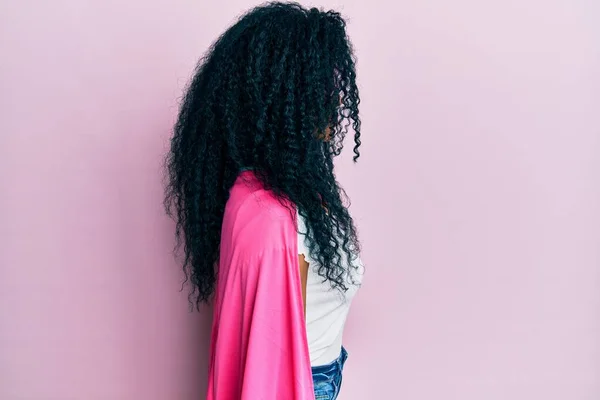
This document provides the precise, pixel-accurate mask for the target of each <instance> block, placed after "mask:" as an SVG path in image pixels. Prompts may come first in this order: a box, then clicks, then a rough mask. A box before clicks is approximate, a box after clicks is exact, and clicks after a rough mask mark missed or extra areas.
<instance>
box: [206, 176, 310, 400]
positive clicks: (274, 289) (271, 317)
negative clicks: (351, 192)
mask: <svg viewBox="0 0 600 400" xmlns="http://www.w3.org/2000/svg"><path fill="white" fill-rule="evenodd" d="M290 210H292V211H290ZM293 210H294V208H293V207H291V208H287V207H285V206H284V205H283V204H282V203H281V202H280V201H279V200H278V199H277V198H276V197H275V196H274V194H273V193H272V192H270V191H268V190H265V189H264V187H263V186H262V184H261V183H260V181H259V180H258V179H257V178H256V176H255V175H254V174H253V173H252V172H250V171H247V172H243V173H242V174H241V175H240V176H239V177H238V178H237V181H236V182H235V184H234V185H233V187H232V189H231V192H230V198H229V200H228V202H227V205H226V208H225V215H224V218H223V228H222V233H221V248H220V258H219V266H218V275H217V276H218V277H217V286H216V293H215V299H214V315H213V324H212V336H211V347H210V366H209V377H208V393H207V397H206V398H207V400H314V398H315V395H314V390H313V381H312V373H311V366H310V357H309V353H308V342H307V338H306V325H305V320H304V308H303V303H302V291H301V290H302V289H301V283H300V273H299V264H298V242H297V241H298V236H297V230H296V227H297V222H296V216H295V212H293Z"/></svg>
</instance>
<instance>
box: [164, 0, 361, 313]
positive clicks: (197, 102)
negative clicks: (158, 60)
mask: <svg viewBox="0 0 600 400" xmlns="http://www.w3.org/2000/svg"><path fill="white" fill-rule="evenodd" d="M359 101H360V100H359V94H358V88H357V85H356V72H355V57H354V55H353V51H352V46H351V43H350V41H349V38H348V36H347V34H346V23H345V21H344V19H343V18H342V17H341V15H340V14H339V13H337V12H334V11H327V12H324V11H321V10H318V9H316V8H312V9H305V8H303V7H302V6H300V5H299V4H296V3H277V2H276V3H268V4H265V5H262V6H259V7H257V8H255V9H253V10H251V11H250V12H248V13H246V14H245V15H243V16H242V17H241V18H240V19H239V20H238V21H237V22H236V23H235V24H234V25H233V26H232V27H231V28H229V29H228V30H227V31H226V32H225V33H223V34H222V35H221V36H220V37H219V38H218V39H217V41H216V42H215V43H214V44H213V45H212V46H211V48H210V49H209V51H208V53H207V54H206V55H205V56H204V57H203V58H202V59H201V60H200V62H199V64H198V67H197V69H196V71H195V74H194V76H193V78H192V80H191V82H190V84H189V86H188V88H187V90H186V94H185V96H184V98H183V102H182V105H181V108H180V111H179V115H178V120H177V122H176V124H175V127H174V135H173V138H172V140H171V149H170V152H169V153H168V155H167V159H166V168H167V178H168V183H167V188H166V198H165V207H166V210H167V213H168V214H169V215H170V216H171V217H173V218H174V219H175V220H176V222H177V230H176V235H177V238H178V244H179V245H181V246H183V254H184V260H183V269H184V273H185V277H186V281H189V283H191V292H190V301H191V302H192V303H194V302H195V304H196V305H197V306H198V305H199V304H200V303H202V302H205V301H207V300H209V299H210V297H211V295H212V294H213V292H214V288H215V282H216V275H217V273H218V268H217V264H218V257H219V246H220V238H221V224H222V221H223V215H224V211H225V204H226V203H227V199H228V197H229V190H230V189H231V187H232V185H233V183H234V182H235V180H236V178H237V176H238V174H239V172H240V171H241V170H242V169H245V168H252V169H253V170H254V171H255V172H256V175H257V176H258V178H259V179H260V181H261V182H262V183H263V184H264V186H265V187H266V188H267V189H269V190H271V191H272V192H273V193H274V194H275V195H276V196H277V197H278V198H279V199H281V200H282V202H284V203H289V202H291V203H292V204H294V205H295V206H296V207H297V209H298V212H299V213H300V215H301V216H302V217H303V218H304V219H305V221H306V228H307V232H304V233H306V235H307V237H308V247H309V251H310V253H311V257H312V258H313V259H314V260H315V261H316V263H317V264H318V273H319V275H320V276H321V277H323V279H324V280H327V281H329V282H330V283H331V285H332V287H334V288H338V289H340V290H342V291H345V290H347V289H348V285H349V284H352V283H353V282H351V279H347V278H350V277H351V274H350V273H349V272H350V271H349V268H352V267H348V266H349V265H353V263H352V261H353V260H354V259H355V256H356V255H357V253H358V252H359V247H360V246H359V241H358V238H357V233H356V229H355V226H354V223H353V221H352V218H351V217H350V214H349V213H348V208H347V207H348V202H347V199H348V198H347V196H346V194H345V192H344V191H343V189H342V188H341V187H340V185H339V184H338V182H337V180H336V177H335V174H334V162H333V160H334V157H335V156H337V155H339V154H340V152H341V151H342V147H343V141H344V137H345V136H346V134H347V133H348V130H349V128H351V129H352V131H353V132H354V143H355V145H354V161H355V162H356V160H357V159H358V157H359V155H360V154H359V146H360V144H361V142H360V119H359V116H358V104H359Z"/></svg>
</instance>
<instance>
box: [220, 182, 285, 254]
mask: <svg viewBox="0 0 600 400" xmlns="http://www.w3.org/2000/svg"><path fill="white" fill-rule="evenodd" d="M295 224H296V222H295V207H293V205H292V204H291V203H289V202H286V201H284V200H281V199H279V198H278V197H277V196H275V194H274V193H273V192H272V191H270V190H268V189H265V188H264V186H263V185H262V183H261V182H260V181H258V179H257V178H256V177H255V176H254V174H251V173H250V174H248V173H243V174H242V175H240V177H238V179H237V180H236V182H235V184H234V185H233V187H232V189H231V191H230V197H229V200H228V201H227V205H226V207H225V215H224V218H223V231H224V233H227V235H223V236H225V237H227V236H228V237H231V238H232V240H233V239H234V240H235V241H236V243H237V245H243V244H244V243H246V244H250V245H252V246H256V245H261V247H264V246H277V247H280V246H283V245H287V244H289V242H290V238H293V237H295V234H296V225H295ZM290 235H291V236H290Z"/></svg>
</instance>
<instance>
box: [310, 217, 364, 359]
mask: <svg viewBox="0 0 600 400" xmlns="http://www.w3.org/2000/svg"><path fill="white" fill-rule="evenodd" d="M298 230H299V233H298V254H303V255H304V258H305V260H306V262H308V263H309V267H308V277H307V282H306V333H307V336H308V350H309V354H310V364H311V366H313V367H316V366H320V365H326V364H329V363H331V362H332V361H334V360H336V359H337V358H338V357H339V356H340V352H341V349H342V335H343V332H344V325H345V324H346V317H347V316H348V311H349V310H350V303H351V302H352V298H353V297H354V295H355V294H356V292H357V290H358V287H359V285H360V282H361V281H362V275H363V266H362V263H361V261H360V259H359V258H357V259H356V260H355V262H356V263H357V264H356V265H357V266H358V267H359V268H358V269H356V268H351V269H350V271H351V272H352V279H353V281H354V282H355V284H353V283H352V282H348V283H347V284H346V286H347V287H348V290H347V291H346V292H345V293H343V292H341V291H340V290H338V289H337V288H332V287H331V284H330V282H329V281H324V278H323V277H321V275H319V274H318V273H317V270H318V265H317V262H316V261H315V260H314V259H313V258H312V257H311V256H310V254H309V250H308V243H307V240H306V236H305V233H306V225H305V222H304V219H303V218H302V217H300V215H298Z"/></svg>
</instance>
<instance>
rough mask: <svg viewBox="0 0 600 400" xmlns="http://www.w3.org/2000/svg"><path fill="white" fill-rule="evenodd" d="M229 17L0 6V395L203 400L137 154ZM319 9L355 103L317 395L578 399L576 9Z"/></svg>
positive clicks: (590, 341)
mask: <svg viewBox="0 0 600 400" xmlns="http://www.w3.org/2000/svg"><path fill="white" fill-rule="evenodd" d="M252 4H253V3H252V2H250V1H242V0H237V1H218V2H217V1H191V0H146V1H141V0H129V1H116V0H111V1H107V0H103V1H100V0H95V1H94V0H86V1H82V0H56V1H53V2H46V1H33V0H27V1H25V0H22V1H17V0H12V1H10V0H5V1H2V2H0V19H1V20H0V30H1V31H0V85H1V86H0V188H1V195H0V235H1V242H0V265H1V269H0V305H1V308H0V399H2V400H5V399H6V400H25V399H26V400H50V399H52V400H71V399H77V400H80V399H81V400H84V399H85V400H121V399H123V400H133V399H145V400H179V399H181V400H183V399H189V400H197V399H201V398H202V397H203V393H204V387H205V382H204V380H205V375H206V362H207V360H206V349H207V317H208V315H207V313H206V312H205V313H203V314H201V315H199V314H197V313H195V314H190V313H188V309H187V303H186V299H185V295H183V294H181V293H178V289H179V282H180V279H181V275H180V272H179V268H178V267H177V266H176V264H175V262H174V261H173V259H172V257H171V254H170V249H171V246H172V234H173V226H172V223H171V222H170V221H169V220H168V219H167V218H166V217H165V216H163V213H162V208H161V196H162V191H161V190H162V189H161V182H160V162H161V157H162V154H163V152H164V149H165V143H166V138H167V137H168V135H169V129H170V127H171V125H172V123H173V118H174V115H175V112H176V109H177V106H176V104H177V98H178V97H179V96H180V94H181V88H182V86H183V85H184V84H185V82H186V81H187V79H188V77H189V74H190V71H191V69H192V67H193V65H194V63H195V61H196V59H197V58H198V57H199V55H200V54H201V53H202V52H203V51H204V50H205V49H206V47H207V46H208V45H209V43H210V42H211V41H212V40H213V39H214V38H215V37H216V36H217V34H218V33H220V32H221V31H222V30H223V29H225V28H226V27H227V26H228V25H229V24H230V22H231V21H232V17H233V16H234V15H236V14H238V13H239V12H241V11H242V10H244V9H246V8H248V7H249V6H251V5H252ZM386 4H387V6H386ZM389 4H394V5H393V6H391V5H389ZM325 5H327V6H334V7H340V6H341V7H342V9H343V11H344V12H345V14H347V15H348V16H350V17H351V23H350V32H351V34H352V36H353V39H354V42H355V44H356V47H357V51H358V55H359V57H360V64H359V68H360V71H359V73H360V80H361V86H362V87H363V91H362V94H363V105H364V107H363V109H362V111H363V113H364V151H363V153H364V158H363V160H362V163H360V164H359V165H358V166H357V167H353V166H351V163H350V162H349V160H348V158H344V159H343V160H342V161H341V162H340V170H339V175H340V178H341V180H342V181H343V183H345V185H346V187H347V188H348V191H349V193H350V194H351V196H352V197H353V200H354V202H353V212H354V213H355V215H356V217H357V219H358V221H359V225H360V228H361V232H362V237H363V239H364V248H365V252H364V258H365V260H366V262H367V263H368V264H369V270H368V275H367V278H366V282H365V286H364V290H362V292H361V293H360V294H359V297H358V298H357V300H356V302H355V306H354V309H353V311H352V314H351V317H350V320H349V326H348V329H347V334H346V342H347V346H348V348H349V349H350V351H351V358H350V360H349V362H348V364H347V365H348V367H347V373H346V377H345V385H344V389H343V391H342V395H341V400H358V399H361V400H362V399H376V398H385V399H409V400H421V399H422V400H438V399H444V400H452V399H457V400H481V399H485V400H496V399H497V400H506V399H514V400H531V399H544V400H567V399H568V400H592V399H594V400H597V399H598V398H600V117H599V113H600V111H599V110H600V77H599V71H600V50H599V49H600V30H599V29H598V21H600V7H599V5H598V3H597V2H595V1H591V0H588V1H585V0H563V1H559V0H556V1H548V0H528V1H513V0H509V1H507V0H503V1H499V0H498V1H485V2H482V1H475V0H470V1H469V0H455V1H437V2H436V1H433V0H427V1H394V2H392V1H389V2H388V1H383V0H372V1H359V0H354V1H327V2H326V3H325Z"/></svg>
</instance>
